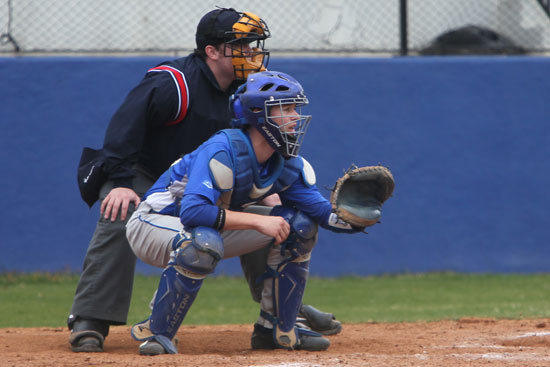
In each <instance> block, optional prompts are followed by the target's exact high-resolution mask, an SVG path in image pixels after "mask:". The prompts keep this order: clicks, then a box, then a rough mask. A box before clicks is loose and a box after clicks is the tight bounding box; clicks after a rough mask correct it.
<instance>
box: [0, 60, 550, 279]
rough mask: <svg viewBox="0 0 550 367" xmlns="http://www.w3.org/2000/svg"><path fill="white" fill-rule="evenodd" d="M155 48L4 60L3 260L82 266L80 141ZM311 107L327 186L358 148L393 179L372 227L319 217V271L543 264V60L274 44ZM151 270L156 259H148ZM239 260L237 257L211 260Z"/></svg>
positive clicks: (1, 264)
mask: <svg viewBox="0 0 550 367" xmlns="http://www.w3.org/2000/svg"><path fill="white" fill-rule="evenodd" d="M159 61H162V59H159V58H132V59H127V58H23V59H10V58H6V59H0V111H1V112H0V124H1V127H2V129H1V131H2V132H1V134H0V153H1V157H2V173H3V175H2V177H3V179H2V186H1V187H2V195H1V196H0V207H1V208H2V214H0V215H1V221H0V233H1V236H0V247H1V249H2V251H1V253H2V256H0V271H11V270H17V271H58V270H71V271H79V270H80V267H81V263H82V260H83V258H84V253H85V251H86V248H87V244H88V241H89V239H90V237H91V234H92V232H93V229H94V226H95V221H96V218H97V212H98V207H97V204H96V206H94V208H92V209H91V210H90V209H88V208H87V206H86V204H84V202H82V201H81V199H80V196H79V193H78V189H77V185H76V177H75V176H76V166H77V163H78V160H79V157H80V151H81V148H82V146H85V145H86V146H92V147H100V146H101V144H102V141H103V134H104V131H105V128H106V125H107V123H108V121H109V119H110V116H111V115H112V113H113V112H114V111H115V109H116V108H117V107H118V105H119V104H120V103H121V102H122V100H123V99H124V97H125V95H126V94H127V92H128V91H129V90H130V88H131V87H132V86H134V85H135V84H136V83H137V82H138V81H139V80H140V78H141V77H142V75H143V73H144V72H145V70H147V68H148V67H150V66H152V65H154V64H156V63H158V62H159ZM270 68H271V69H273V70H281V71H285V72H288V73H289V74H292V75H294V76H296V77H297V78H298V79H299V80H300V81H302V84H303V85H304V87H305V89H306V93H307V94H308V96H309V98H310V101H311V107H310V109H309V112H310V113H311V114H313V116H314V118H313V122H312V125H311V127H310V129H309V132H308V136H307V138H306V141H305V143H304V147H303V150H302V154H303V155H304V156H305V157H306V158H308V160H309V161H310V162H311V163H312V164H313V166H314V167H315V168H316V172H317V179H318V184H319V186H320V187H321V188H323V189H322V192H324V193H325V194H326V195H327V196H328V195H329V191H328V190H325V189H324V187H328V186H331V185H332V184H333V182H334V180H335V179H336V178H337V177H338V176H339V175H340V174H341V173H342V172H343V170H344V169H345V168H347V167H348V166H349V165H350V163H352V162H353V163H355V164H357V165H367V164H376V163H382V164H384V165H387V166H389V167H390V168H391V169H392V171H393V173H394V176H395V178H396V190H395V193H394V196H393V197H392V198H391V199H390V200H389V201H388V202H387V203H386V205H385V207H384V212H383V218H382V224H379V225H376V226H375V227H373V228H371V229H370V230H369V234H368V235H362V234H359V235H353V236H349V235H348V236H346V235H335V234H332V233H330V232H327V231H325V230H322V231H321V237H320V242H319V244H318V246H317V247H316V249H315V252H314V259H313V262H312V267H311V272H312V274H314V275H323V276H335V275H343V274H360V275H368V274H381V273H394V272H425V271H437V270H453V271H460V272H526V273H530V272H548V271H550V261H549V259H550V246H549V238H550V220H549V219H548V215H547V213H546V212H547V211H548V208H550V195H549V194H548V188H549V187H550V164H549V163H548V158H549V157H550V121H549V120H550V119H549V114H548V111H549V106H550V99H549V96H550V59H546V58H523V57H518V58H515V57H513V58H495V57H487V58H470V57H464V58H451V57H448V58H403V59H388V58H377V59H281V58H279V59H277V58H272V60H271V64H270ZM138 270H139V271H140V272H142V273H148V272H156V270H153V269H152V268H150V267H148V266H146V265H144V264H141V263H140V264H139V265H138ZM217 273H218V274H220V273H229V274H239V273H240V268H239V265H238V262H237V261H236V260H228V261H225V262H222V264H221V265H220V267H219V268H218V271H217Z"/></svg>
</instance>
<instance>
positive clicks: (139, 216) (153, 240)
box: [126, 202, 183, 268]
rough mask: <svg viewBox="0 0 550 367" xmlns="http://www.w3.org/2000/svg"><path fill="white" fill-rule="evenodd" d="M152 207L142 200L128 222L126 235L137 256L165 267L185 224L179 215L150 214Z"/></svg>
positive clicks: (157, 265)
mask: <svg viewBox="0 0 550 367" xmlns="http://www.w3.org/2000/svg"><path fill="white" fill-rule="evenodd" d="M150 210H151V207H150V206H149V204H147V203H146V202H141V203H140V204H139V206H138V208H137V209H136V211H135V212H134V214H132V217H131V218H130V220H129V221H128V224H126V237H127V238H128V242H129V243H130V247H131V248H132V251H133V252H134V254H136V256H137V257H138V258H139V259H140V260H141V261H143V262H144V263H146V264H149V265H153V266H156V267H159V268H165V267H166V265H167V264H168V261H170V253H171V252H172V250H173V248H172V241H173V240H174V236H176V235H177V234H178V233H180V232H181V230H182V229H183V225H182V224H181V222H180V219H179V218H178V217H172V216H170V215H162V214H154V213H152V214H150V213H149V211H150Z"/></svg>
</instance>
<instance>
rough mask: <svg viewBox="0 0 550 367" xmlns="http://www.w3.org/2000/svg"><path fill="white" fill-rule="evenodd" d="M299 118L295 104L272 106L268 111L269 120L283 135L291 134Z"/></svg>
mask: <svg viewBox="0 0 550 367" xmlns="http://www.w3.org/2000/svg"><path fill="white" fill-rule="evenodd" d="M299 118H300V115H299V114H298V112H296V104H295V103H290V104H285V105H283V104H281V105H279V106H272V107H271V108H270V109H269V119H270V120H271V121H273V122H274V123H276V124H277V125H278V126H279V129H280V130H281V131H282V132H283V133H293V132H294V128H295V127H296V124H297V121H298V120H299Z"/></svg>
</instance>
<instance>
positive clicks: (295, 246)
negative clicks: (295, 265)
mask: <svg viewBox="0 0 550 367" xmlns="http://www.w3.org/2000/svg"><path fill="white" fill-rule="evenodd" d="M269 215H272V216H279V217H283V218H284V219H285V220H286V221H287V222H288V224H290V234H289V235H288V238H287V239H286V240H285V241H284V242H283V243H282V244H281V251H284V250H288V251H290V253H291V254H292V257H293V258H297V257H301V256H304V255H307V254H309V253H310V252H311V251H312V250H313V247H314V246H315V243H316V242H317V230H318V225H317V223H315V222H314V221H313V220H312V219H311V218H310V217H308V216H307V215H306V214H304V213H302V212H301V211H298V210H295V209H292V208H289V207H285V206H281V205H279V206H276V207H274V208H273V210H271V212H270V213H269Z"/></svg>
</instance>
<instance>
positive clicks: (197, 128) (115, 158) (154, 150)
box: [103, 54, 234, 188]
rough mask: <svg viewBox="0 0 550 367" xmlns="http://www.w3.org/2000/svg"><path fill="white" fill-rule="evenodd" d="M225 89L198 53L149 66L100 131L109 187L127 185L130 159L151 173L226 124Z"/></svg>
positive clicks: (158, 172)
mask: <svg viewBox="0 0 550 367" xmlns="http://www.w3.org/2000/svg"><path fill="white" fill-rule="evenodd" d="M233 91H234V86H232V87H231V88H229V90H228V91H223V90H221V89H220V86H219V85H218V82H217V81H216V79H215V77H214V74H213V73H212V72H211V71H210V68H209V67H208V66H207V65H206V63H205V62H204V61H203V60H202V59H200V58H199V57H198V56H196V55H194V54H191V55H189V56H187V57H183V58H180V59H176V60H173V61H167V62H163V63H161V64H159V65H158V66H157V67H154V68H152V69H150V70H149V71H148V72H147V74H146V75H145V77H144V78H143V80H142V81H141V82H140V83H139V84H138V85H137V86H136V87H135V88H134V89H133V90H132V91H130V93H129V94H128V96H127V97H126V99H125V100H124V102H123V103H122V105H121V106H120V107H119V108H118V110H117V111H116V112H115V114H114V115H113V117H112V119H111V122H110V123H109V126H108V128H107V131H106V134H105V141H104V144H103V151H104V154H105V156H106V161H105V168H104V169H105V172H106V173H107V175H108V177H109V179H110V180H113V181H114V183H115V187H130V188H131V187H132V186H131V184H132V178H133V177H134V175H135V173H134V171H133V170H132V166H133V165H134V163H139V164H140V165H141V166H142V167H143V168H145V169H146V170H147V171H148V172H149V173H150V174H151V175H153V176H154V177H155V178H156V177H159V176H160V175H161V174H162V173H163V172H164V171H165V170H166V169H168V167H169V166H170V165H171V164H172V163H173V162H174V161H175V160H176V159H178V158H179V157H181V156H182V155H184V154H187V153H189V152H192V151H193V150H195V149H196V148H197V147H198V146H199V145H200V144H201V143H203V142H204V141H206V140H207V139H208V138H209V137H210V136H211V135H213V134H214V133H215V132H217V131H218V130H221V129H225V128H228V127H229V121H230V118H231V117H230V113H229V97H230V95H231V93H232V92H233Z"/></svg>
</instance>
